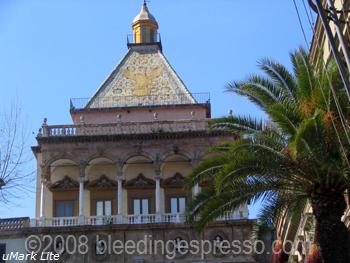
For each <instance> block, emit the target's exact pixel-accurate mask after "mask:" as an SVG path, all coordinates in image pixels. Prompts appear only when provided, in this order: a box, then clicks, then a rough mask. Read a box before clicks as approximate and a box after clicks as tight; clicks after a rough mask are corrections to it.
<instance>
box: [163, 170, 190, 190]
mask: <svg viewBox="0 0 350 263" xmlns="http://www.w3.org/2000/svg"><path fill="white" fill-rule="evenodd" d="M184 184H185V177H183V175H182V174H180V173H176V174H174V175H173V176H172V177H170V178H168V179H166V180H164V181H163V183H162V187H164V188H182V187H183V186H184Z"/></svg>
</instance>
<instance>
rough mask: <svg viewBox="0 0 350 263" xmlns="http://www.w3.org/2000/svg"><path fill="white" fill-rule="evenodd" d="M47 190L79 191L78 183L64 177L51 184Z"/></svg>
mask: <svg viewBox="0 0 350 263" xmlns="http://www.w3.org/2000/svg"><path fill="white" fill-rule="evenodd" d="M49 188H50V190H51V191H62V190H76V189H79V183H78V182H77V181H75V180H73V179H72V178H70V177H69V176H68V175H66V176H65V177H64V178H63V179H62V180H59V181H57V182H55V183H53V184H51V185H50V186H49Z"/></svg>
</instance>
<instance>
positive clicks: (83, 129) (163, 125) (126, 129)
mask: <svg viewBox="0 0 350 263" xmlns="http://www.w3.org/2000/svg"><path fill="white" fill-rule="evenodd" d="M207 129H208V120H179V121H154V122H138V123H135V122H125V123H122V122H121V123H112V124H98V125H97V124H85V125H84V124H79V125H43V127H42V129H41V130H40V131H39V134H38V137H57V136H93V135H118V134H152V133H169V132H189V131H205V130H207Z"/></svg>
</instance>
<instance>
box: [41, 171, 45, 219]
mask: <svg viewBox="0 0 350 263" xmlns="http://www.w3.org/2000/svg"><path fill="white" fill-rule="evenodd" d="M44 209H45V179H43V178H42V179H41V186H40V218H42V219H43V218H44V217H45V214H44Z"/></svg>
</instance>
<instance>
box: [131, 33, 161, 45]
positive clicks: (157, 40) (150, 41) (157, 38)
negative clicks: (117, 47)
mask: <svg viewBox="0 0 350 263" xmlns="http://www.w3.org/2000/svg"><path fill="white" fill-rule="evenodd" d="M126 41H127V44H128V45H137V44H141V43H137V42H136V41H135V35H134V34H127V35H126ZM160 43H162V38H161V36H160V33H157V34H155V35H154V38H153V39H146V41H145V42H143V44H160Z"/></svg>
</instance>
